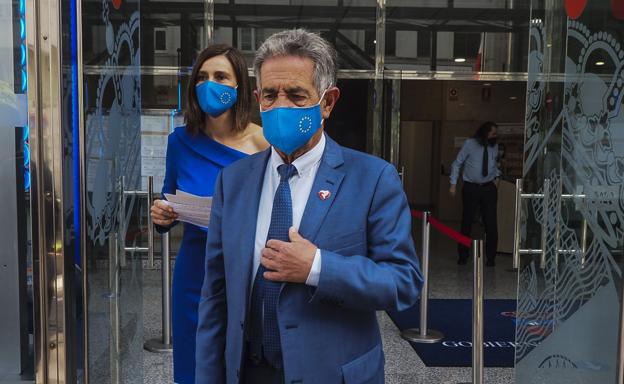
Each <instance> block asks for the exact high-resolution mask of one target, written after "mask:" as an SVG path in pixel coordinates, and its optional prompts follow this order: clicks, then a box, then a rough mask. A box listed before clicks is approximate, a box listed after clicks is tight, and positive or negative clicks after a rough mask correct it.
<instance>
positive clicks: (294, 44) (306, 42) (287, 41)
mask: <svg viewBox="0 0 624 384" xmlns="http://www.w3.org/2000/svg"><path fill="white" fill-rule="evenodd" d="M279 56H298V57H307V58H309V59H311V60H312V61H313V62H314V86H315V87H316V90H317V91H318V94H319V95H320V94H321V93H323V92H324V91H325V90H327V89H328V88H329V87H332V86H334V85H336V77H337V71H338V68H337V64H336V62H337V54H336V50H335V49H334V47H332V45H331V44H330V43H328V42H327V40H325V39H323V38H322V37H321V36H319V35H317V34H316V33H312V32H308V31H306V30H305V29H291V30H286V31H282V32H278V33H275V34H273V35H271V36H269V38H267V39H266V40H265V41H264V43H262V45H261V46H260V48H259V49H258V51H257V52H256V58H255V60H254V73H255V75H256V84H257V86H258V87H260V68H261V67H262V64H263V63H264V62H265V61H266V60H268V59H270V58H272V57H279Z"/></svg>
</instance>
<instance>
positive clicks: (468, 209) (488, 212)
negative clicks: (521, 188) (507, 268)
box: [458, 181, 498, 262]
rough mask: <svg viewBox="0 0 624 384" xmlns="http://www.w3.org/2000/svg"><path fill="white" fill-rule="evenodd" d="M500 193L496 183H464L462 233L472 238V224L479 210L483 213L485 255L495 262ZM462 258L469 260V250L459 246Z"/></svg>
mask: <svg viewBox="0 0 624 384" xmlns="http://www.w3.org/2000/svg"><path fill="white" fill-rule="evenodd" d="M497 199H498V193H497V190H496V185H494V183H486V184H474V183H469V182H467V181H464V186H463V188H462V203H463V205H464V209H463V213H462V222H461V233H463V234H464V235H466V236H469V237H470V230H471V228H472V222H473V221H474V217H475V214H476V213H477V209H479V210H480V211H481V216H482V217H483V224H485V255H486V258H487V260H490V261H492V262H493V261H494V258H495V256H496V248H497V247H498V223H497V220H496V201H497ZM458 252H459V257H460V258H467V257H468V252H469V249H468V247H464V246H463V245H459V246H458Z"/></svg>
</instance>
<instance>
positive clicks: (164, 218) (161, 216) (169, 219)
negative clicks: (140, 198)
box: [150, 199, 178, 227]
mask: <svg viewBox="0 0 624 384" xmlns="http://www.w3.org/2000/svg"><path fill="white" fill-rule="evenodd" d="M150 214H151V215H152V221H153V222H154V224H158V225H162V226H163V227H167V226H169V225H171V224H172V223H173V222H174V221H175V220H177V218H178V214H177V213H175V211H174V210H173V208H171V207H170V206H169V205H168V204H167V203H165V202H164V201H162V200H158V199H157V200H154V205H152V208H151V209H150Z"/></svg>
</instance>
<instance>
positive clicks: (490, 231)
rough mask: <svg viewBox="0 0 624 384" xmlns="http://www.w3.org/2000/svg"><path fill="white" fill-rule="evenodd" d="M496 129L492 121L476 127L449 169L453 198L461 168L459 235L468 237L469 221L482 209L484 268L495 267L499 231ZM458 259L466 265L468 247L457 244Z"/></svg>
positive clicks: (470, 226) (470, 222) (470, 224)
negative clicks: (497, 217) (461, 210)
mask: <svg viewBox="0 0 624 384" xmlns="http://www.w3.org/2000/svg"><path fill="white" fill-rule="evenodd" d="M497 130H498V126H497V125H496V123H494V122H492V121H487V122H485V123H483V124H481V126H480V127H479V129H478V130H477V132H476V133H475V134H474V136H473V137H472V138H471V139H468V140H466V142H465V143H464V145H463V146H462V149H461V150H460V151H459V154H458V155H457V158H456V159H455V161H454V162H453V165H452V170H451V177H450V179H451V188H450V193H451V195H452V196H455V194H456V186H457V178H458V177H459V172H460V170H461V168H462V166H463V167H464V172H463V180H464V186H463V188H462V204H463V212H462V221H461V233H463V234H464V235H466V236H470V231H471V228H472V222H473V220H474V216H475V214H476V212H477V208H479V209H480V210H481V216H482V218H483V224H484V225H485V253H486V262H485V265H486V266H488V267H493V266H494V265H495V261H494V258H495V257H496V249H497V246H498V228H497V225H498V223H497V220H496V202H497V197H498V193H497V185H498V177H499V176H500V170H499V169H498V165H497V157H498V144H497V143H496V139H497ZM458 252H459V259H458V260H457V264H460V265H463V264H466V262H467V260H468V247H465V246H463V245H461V244H460V245H458Z"/></svg>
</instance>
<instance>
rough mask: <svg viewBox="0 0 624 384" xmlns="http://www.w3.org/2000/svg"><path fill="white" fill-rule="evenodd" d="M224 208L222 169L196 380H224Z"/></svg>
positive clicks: (200, 317)
mask: <svg viewBox="0 0 624 384" xmlns="http://www.w3.org/2000/svg"><path fill="white" fill-rule="evenodd" d="M222 208H223V184H222V175H221V173H219V175H218V176H217V181H216V184H215V192H214V196H213V199H212V213H211V215H210V225H209V227H208V241H207V242H206V269H205V276H204V284H203V286H202V290H201V297H200V301H199V310H198V327H197V346H196V356H195V382H196V383H211V384H222V383H225V362H224V354H225V330H226V323H227V305H226V296H225V270H224V265H223V249H222V247H221V245H222V244H221V214H222Z"/></svg>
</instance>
